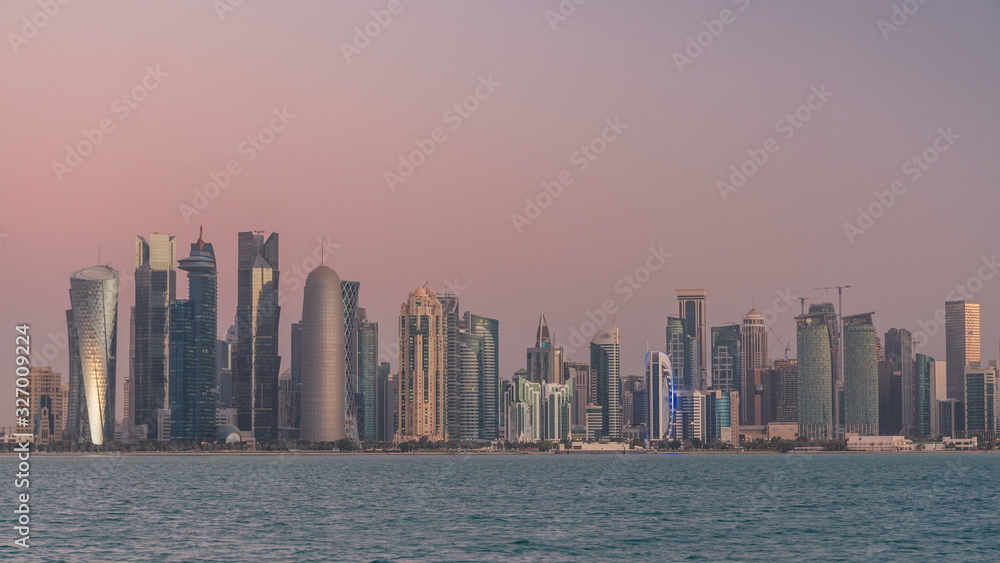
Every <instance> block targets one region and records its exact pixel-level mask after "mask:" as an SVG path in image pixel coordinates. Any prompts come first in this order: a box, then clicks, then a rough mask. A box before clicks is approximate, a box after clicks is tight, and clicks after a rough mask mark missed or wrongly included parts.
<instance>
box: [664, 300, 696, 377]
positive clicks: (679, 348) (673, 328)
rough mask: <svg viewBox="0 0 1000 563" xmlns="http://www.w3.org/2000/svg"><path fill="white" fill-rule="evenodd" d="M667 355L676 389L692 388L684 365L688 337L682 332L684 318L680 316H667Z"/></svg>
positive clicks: (686, 355)
mask: <svg viewBox="0 0 1000 563" xmlns="http://www.w3.org/2000/svg"><path fill="white" fill-rule="evenodd" d="M666 344H667V347H666V348H664V350H666V351H667V355H668V356H670V365H671V366H672V367H673V368H674V377H675V384H676V386H677V389H688V390H690V389H692V388H693V385H694V383H693V381H692V380H691V379H690V378H689V375H690V374H689V373H688V369H687V368H686V367H685V366H686V365H687V364H686V360H685V359H686V358H687V357H688V339H687V336H686V335H685V333H684V319H683V318H681V317H667V343H666Z"/></svg>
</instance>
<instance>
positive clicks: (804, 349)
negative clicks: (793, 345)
mask: <svg viewBox="0 0 1000 563" xmlns="http://www.w3.org/2000/svg"><path fill="white" fill-rule="evenodd" d="M795 323H796V341H797V344H798V355H799V357H798V405H797V407H798V408H797V410H798V423H799V433H800V434H801V435H802V436H805V437H806V438H809V439H814V440H829V439H831V438H833V437H834V418H833V389H834V387H833V381H832V377H833V368H832V365H831V363H832V355H833V354H834V353H835V351H834V350H833V347H834V345H835V342H836V340H835V339H834V338H833V337H834V334H835V332H834V327H833V326H832V324H831V323H836V318H835V317H831V316H830V315H828V314H826V313H825V312H820V313H810V314H806V315H800V316H798V317H795Z"/></svg>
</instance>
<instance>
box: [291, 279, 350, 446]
mask: <svg viewBox="0 0 1000 563" xmlns="http://www.w3.org/2000/svg"><path fill="white" fill-rule="evenodd" d="M345 357H346V344H345V337H344V299H343V294H342V292H341V281H340V276H338V275H337V272H335V271H333V269H331V268H330V267H328V266H324V265H320V266H317V267H316V268H315V269H314V270H313V271H311V272H309V275H308V276H307V277H306V284H305V289H304V291H303V299H302V397H301V399H300V401H301V405H300V409H301V417H302V427H301V430H300V433H299V437H300V439H301V440H303V441H306V442H334V441H336V440H340V439H342V438H344V437H346V435H347V434H346V424H345V403H344V394H345V392H346V389H347V387H346V377H347V375H346V372H347V362H346V361H345Z"/></svg>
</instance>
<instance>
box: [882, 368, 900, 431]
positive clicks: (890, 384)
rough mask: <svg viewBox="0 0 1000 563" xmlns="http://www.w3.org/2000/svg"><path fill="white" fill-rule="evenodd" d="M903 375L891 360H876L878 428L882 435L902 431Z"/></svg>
mask: <svg viewBox="0 0 1000 563" xmlns="http://www.w3.org/2000/svg"><path fill="white" fill-rule="evenodd" d="M902 405H903V375H902V371H901V370H900V366H899V364H898V363H897V362H894V361H892V360H880V361H879V362H878V420H879V422H878V428H879V434H881V435H883V436H897V435H899V434H901V433H902V431H903V411H902Z"/></svg>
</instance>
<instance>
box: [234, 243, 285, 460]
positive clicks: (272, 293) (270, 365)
mask: <svg viewBox="0 0 1000 563" xmlns="http://www.w3.org/2000/svg"><path fill="white" fill-rule="evenodd" d="M238 243H239V244H238V255H237V263H238V269H237V277H236V282H237V296H236V338H237V340H236V352H235V354H234V356H235V363H236V365H235V366H234V368H235V370H236V383H237V391H236V395H237V403H238V404H237V421H238V426H239V429H240V430H242V431H243V432H249V433H251V434H252V435H253V436H254V438H256V439H257V441H258V442H269V441H272V440H276V439H277V438H278V369H279V365H280V362H281V358H280V357H279V356H278V320H279V318H280V316H281V307H280V306H279V305H278V280H279V277H280V273H279V271H278V233H271V236H269V237H268V238H267V239H266V240H265V239H264V232H263V231H252V232H242V233H239V239H238Z"/></svg>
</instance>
